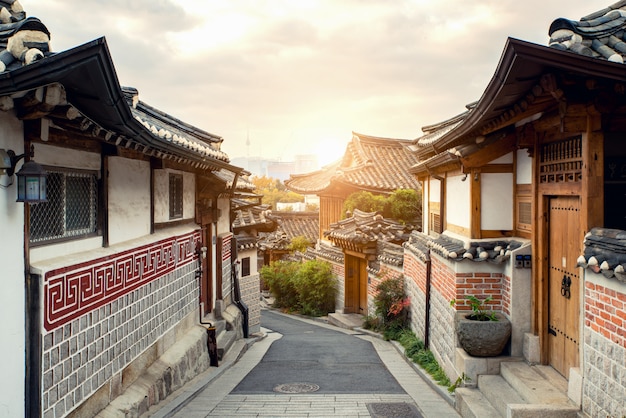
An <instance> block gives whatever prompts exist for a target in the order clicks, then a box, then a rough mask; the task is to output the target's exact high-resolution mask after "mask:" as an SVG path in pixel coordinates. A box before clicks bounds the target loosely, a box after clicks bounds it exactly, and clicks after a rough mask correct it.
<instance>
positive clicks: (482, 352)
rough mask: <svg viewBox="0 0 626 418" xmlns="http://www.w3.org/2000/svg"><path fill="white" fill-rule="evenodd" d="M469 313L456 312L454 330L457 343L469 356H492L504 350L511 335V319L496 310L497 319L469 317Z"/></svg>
mask: <svg viewBox="0 0 626 418" xmlns="http://www.w3.org/2000/svg"><path fill="white" fill-rule="evenodd" d="M470 315H471V313H467V312H458V313H457V315H456V332H457V336H458V337H459V344H460V345H461V347H462V348H463V349H464V350H465V351H466V352H467V354H469V355H470V356H475V357H493V356H498V355H500V354H501V353H502V350H504V347H505V346H506V343H507V342H508V341H509V337H510V336H511V321H509V320H508V318H507V317H506V316H504V315H503V314H501V313H499V312H496V317H497V318H498V320H497V321H477V320H473V319H469V317H470Z"/></svg>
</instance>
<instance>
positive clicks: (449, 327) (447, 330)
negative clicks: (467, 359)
mask: <svg viewBox="0 0 626 418" xmlns="http://www.w3.org/2000/svg"><path fill="white" fill-rule="evenodd" d="M455 312H456V311H455V310H454V309H452V308H451V307H450V301H449V300H448V299H447V298H445V297H443V296H442V295H441V293H439V292H436V291H433V292H432V293H431V296H430V335H429V341H430V350H431V351H432V352H433V354H434V355H435V358H436V359H437V361H438V362H439V365H440V366H441V367H442V368H443V369H444V370H445V371H446V374H447V375H448V377H450V378H452V377H453V376H452V375H453V374H454V373H453V370H454V356H455V351H456V333H455V323H454V320H455ZM454 377H456V376H454Z"/></svg>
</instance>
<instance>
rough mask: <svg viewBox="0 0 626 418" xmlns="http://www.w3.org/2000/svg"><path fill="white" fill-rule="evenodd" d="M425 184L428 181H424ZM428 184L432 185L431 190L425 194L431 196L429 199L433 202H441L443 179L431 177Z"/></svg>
mask: <svg viewBox="0 0 626 418" xmlns="http://www.w3.org/2000/svg"><path fill="white" fill-rule="evenodd" d="M424 184H426V182H424ZM428 184H429V187H430V192H429V193H430V194H429V195H424V196H429V199H430V201H431V202H440V201H441V181H440V180H437V179H434V178H432V177H431V178H430V180H429V182H428Z"/></svg>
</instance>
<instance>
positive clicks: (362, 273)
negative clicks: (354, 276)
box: [357, 260, 367, 315]
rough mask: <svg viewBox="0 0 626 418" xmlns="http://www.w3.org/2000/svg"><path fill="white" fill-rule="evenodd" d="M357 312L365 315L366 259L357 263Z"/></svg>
mask: <svg viewBox="0 0 626 418" xmlns="http://www.w3.org/2000/svg"><path fill="white" fill-rule="evenodd" d="M357 313H358V314H361V315H367V261H366V260H360V263H359V309H358V311H357Z"/></svg>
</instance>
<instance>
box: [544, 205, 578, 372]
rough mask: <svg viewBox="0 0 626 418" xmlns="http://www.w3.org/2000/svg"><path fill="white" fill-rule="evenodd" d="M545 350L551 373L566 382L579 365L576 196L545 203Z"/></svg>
mask: <svg viewBox="0 0 626 418" xmlns="http://www.w3.org/2000/svg"><path fill="white" fill-rule="evenodd" d="M549 208H550V211H549V218H548V220H549V221H548V222H549V223H548V240H549V242H548V246H549V258H548V269H549V280H548V334H549V335H548V349H549V362H550V365H551V366H552V367H554V369H556V370H557V371H558V372H559V373H561V374H562V375H563V376H565V377H566V378H569V369H570V367H577V366H578V364H579V344H580V342H579V332H580V320H579V312H580V291H581V286H582V280H581V277H580V274H579V267H577V265H576V260H577V258H578V256H579V255H580V254H581V247H582V236H581V230H580V202H579V198H578V196H567V197H566V196H559V197H553V198H551V199H550V202H549Z"/></svg>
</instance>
